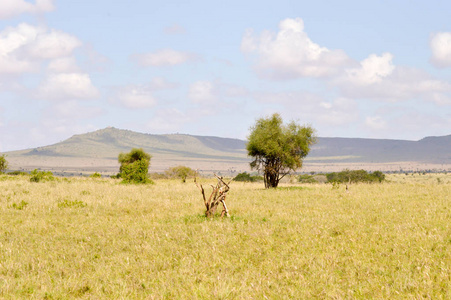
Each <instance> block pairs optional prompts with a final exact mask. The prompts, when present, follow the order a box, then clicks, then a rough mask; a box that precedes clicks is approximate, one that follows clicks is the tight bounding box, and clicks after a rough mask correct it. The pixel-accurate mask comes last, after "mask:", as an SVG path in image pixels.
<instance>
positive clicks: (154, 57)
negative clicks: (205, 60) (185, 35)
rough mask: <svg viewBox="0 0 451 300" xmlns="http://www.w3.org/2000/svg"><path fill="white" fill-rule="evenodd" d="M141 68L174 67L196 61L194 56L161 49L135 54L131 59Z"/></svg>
mask: <svg viewBox="0 0 451 300" xmlns="http://www.w3.org/2000/svg"><path fill="white" fill-rule="evenodd" d="M132 58H133V59H134V60H135V61H136V62H137V63H138V64H139V65H141V66H155V67H161V66H175V65H180V64H183V63H186V62H189V61H193V60H197V57H196V55H194V54H192V53H188V52H181V51H176V50H173V49H162V50H159V51H156V52H149V53H144V54H136V55H134V56H133V57H132Z"/></svg>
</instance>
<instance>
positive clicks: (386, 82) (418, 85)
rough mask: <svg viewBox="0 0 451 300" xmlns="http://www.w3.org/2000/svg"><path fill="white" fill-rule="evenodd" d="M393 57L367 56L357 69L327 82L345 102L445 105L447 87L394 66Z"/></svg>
mask: <svg viewBox="0 0 451 300" xmlns="http://www.w3.org/2000/svg"><path fill="white" fill-rule="evenodd" d="M392 59H393V56H392V55H391V54H390V53H384V54H382V55H381V56H377V55H375V54H371V55H370V56H369V57H368V58H366V59H364V60H363V61H362V62H361V63H360V66H359V67H356V68H350V69H346V70H345V71H344V72H343V73H342V74H341V75H340V76H337V77H336V78H334V79H332V80H331V82H330V83H331V84H332V85H333V86H336V87H338V89H339V90H340V92H341V94H342V95H343V96H345V97H349V98H366V99H377V100H382V101H386V102H398V101H402V100H408V99H415V98H419V99H423V100H425V101H430V102H435V103H437V104H442V105H444V104H447V100H446V99H447V98H449V95H448V94H449V93H450V92H451V84H450V83H448V82H446V81H442V80H439V79H436V78H433V77H432V76H431V75H429V74H428V73H426V72H423V71H421V70H418V69H414V68H408V67H401V66H395V65H394V64H393V63H392Z"/></svg>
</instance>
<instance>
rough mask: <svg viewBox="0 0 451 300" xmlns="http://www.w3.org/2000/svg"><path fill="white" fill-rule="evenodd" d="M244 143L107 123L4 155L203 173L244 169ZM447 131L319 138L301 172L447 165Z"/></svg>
mask: <svg viewBox="0 0 451 300" xmlns="http://www.w3.org/2000/svg"><path fill="white" fill-rule="evenodd" d="M245 145H246V142H245V141H243V140H239V139H231V138H220V137H212V136H193V135H186V134H165V135H156V134H145V133H138V132H133V131H130V130H122V129H116V128H113V127H108V128H105V129H101V130H97V131H94V132H89V133H86V134H80V135H74V136H72V137H71V138H69V139H67V140H65V141H63V142H60V143H57V144H54V145H49V146H44V147H38V148H34V149H27V150H21V151H13V152H9V153H7V155H8V161H9V162H10V165H11V168H12V169H25V170H30V169H34V168H42V169H48V170H53V171H60V172H69V173H78V172H79V173H86V172H88V173H89V172H94V171H97V172H106V173H114V172H117V170H118V166H119V165H118V163H117V157H118V155H119V153H121V152H128V151H130V149H131V148H143V149H144V150H145V151H146V152H149V153H151V154H152V156H153V157H152V161H151V170H152V171H163V170H165V169H167V168H169V167H171V166H176V165H187V166H190V167H192V168H195V169H200V170H201V171H205V172H225V171H229V172H232V173H233V172H241V171H244V170H249V165H248V163H249V161H250V159H249V158H248V157H247V155H246V150H245ZM450 149H451V135H448V136H443V137H427V138H424V139H422V140H420V141H404V140H383V139H361V138H319V139H318V143H317V144H316V145H315V146H314V147H313V148H312V151H311V153H310V155H309V156H308V157H307V159H306V161H305V166H304V169H303V170H304V171H311V170H313V171H325V170H332V169H333V170H335V169H343V168H364V169H374V168H376V169H381V170H399V169H406V168H407V169H412V170H415V169H422V170H423V169H428V168H440V169H446V168H449V167H451V150H450Z"/></svg>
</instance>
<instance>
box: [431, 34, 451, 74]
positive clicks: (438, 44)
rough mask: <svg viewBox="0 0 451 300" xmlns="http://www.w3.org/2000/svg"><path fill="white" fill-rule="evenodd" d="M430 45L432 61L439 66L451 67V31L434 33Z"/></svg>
mask: <svg viewBox="0 0 451 300" xmlns="http://www.w3.org/2000/svg"><path fill="white" fill-rule="evenodd" d="M429 46H430V48H431V51H432V56H431V63H432V64H433V65H434V66H436V67H439V68H446V67H451V32H438V33H435V34H433V35H432V37H431V39H430V41H429Z"/></svg>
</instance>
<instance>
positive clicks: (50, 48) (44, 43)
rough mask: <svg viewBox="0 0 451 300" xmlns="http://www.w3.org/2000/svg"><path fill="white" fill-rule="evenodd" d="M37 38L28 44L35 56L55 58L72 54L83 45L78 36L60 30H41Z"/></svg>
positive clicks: (29, 51) (30, 52) (28, 49)
mask: <svg viewBox="0 0 451 300" xmlns="http://www.w3.org/2000/svg"><path fill="white" fill-rule="evenodd" d="M39 31H40V32H38V34H37V35H36V37H35V39H34V40H33V41H32V42H31V43H29V44H28V45H27V49H26V51H27V52H28V53H29V54H30V55H31V57H33V58H37V59H54V58H60V57H64V56H68V55H71V54H72V52H73V51H74V49H75V48H77V47H80V46H81V45H82V43H81V41H80V40H79V39H77V38H76V37H74V36H72V35H70V34H67V33H65V32H62V31H59V30H54V29H52V30H49V31H48V32H47V31H44V30H43V29H40V30H39Z"/></svg>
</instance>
